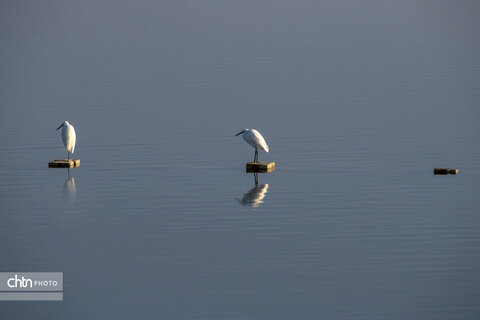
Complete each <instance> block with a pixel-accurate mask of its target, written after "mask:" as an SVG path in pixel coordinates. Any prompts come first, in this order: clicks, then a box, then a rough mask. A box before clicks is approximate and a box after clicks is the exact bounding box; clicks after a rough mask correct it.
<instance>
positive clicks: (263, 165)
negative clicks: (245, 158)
mask: <svg viewBox="0 0 480 320" xmlns="http://www.w3.org/2000/svg"><path fill="white" fill-rule="evenodd" d="M273 170H275V162H247V172H249V173H250V172H261V173H267V172H272V171H273Z"/></svg>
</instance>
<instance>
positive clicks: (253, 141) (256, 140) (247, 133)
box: [235, 129, 268, 162]
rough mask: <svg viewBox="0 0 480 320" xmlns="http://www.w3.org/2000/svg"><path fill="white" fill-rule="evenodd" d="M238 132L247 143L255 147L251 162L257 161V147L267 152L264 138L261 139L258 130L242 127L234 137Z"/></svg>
mask: <svg viewBox="0 0 480 320" xmlns="http://www.w3.org/2000/svg"><path fill="white" fill-rule="evenodd" d="M239 134H241V135H242V138H243V140H245V141H247V142H248V144H249V145H251V146H252V147H254V148H255V158H254V159H253V162H257V161H258V149H260V150H265V151H266V152H268V145H267V143H266V142H265V139H263V137H262V135H261V134H260V132H258V131H257V130H255V129H244V130H242V131H241V132H239V133H237V134H236V135H235V137H236V136H238V135H239Z"/></svg>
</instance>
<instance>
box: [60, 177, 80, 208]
mask: <svg viewBox="0 0 480 320" xmlns="http://www.w3.org/2000/svg"><path fill="white" fill-rule="evenodd" d="M67 171H68V177H67V180H65V183H64V184H63V187H62V197H63V199H65V200H66V201H67V203H68V204H69V205H71V206H73V205H74V203H75V196H76V193H77V190H76V187H75V179H73V177H71V176H70V169H67Z"/></svg>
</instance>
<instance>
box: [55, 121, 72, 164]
mask: <svg viewBox="0 0 480 320" xmlns="http://www.w3.org/2000/svg"><path fill="white" fill-rule="evenodd" d="M60 128H62V141H63V145H64V146H65V148H66V149H67V154H68V160H70V153H73V151H74V150H75V141H76V140H77V136H76V135H75V129H74V128H73V126H72V125H71V124H70V123H68V121H64V122H63V123H62V124H61V125H60V127H58V128H57V131H58V129H60Z"/></svg>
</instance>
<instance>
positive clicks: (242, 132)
mask: <svg viewBox="0 0 480 320" xmlns="http://www.w3.org/2000/svg"><path fill="white" fill-rule="evenodd" d="M244 131H245V130H242V131H240V132H239V133H237V134H236V135H235V137H236V136H238V135H239V134H242V133H243V132H244Z"/></svg>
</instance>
